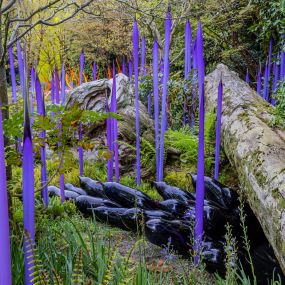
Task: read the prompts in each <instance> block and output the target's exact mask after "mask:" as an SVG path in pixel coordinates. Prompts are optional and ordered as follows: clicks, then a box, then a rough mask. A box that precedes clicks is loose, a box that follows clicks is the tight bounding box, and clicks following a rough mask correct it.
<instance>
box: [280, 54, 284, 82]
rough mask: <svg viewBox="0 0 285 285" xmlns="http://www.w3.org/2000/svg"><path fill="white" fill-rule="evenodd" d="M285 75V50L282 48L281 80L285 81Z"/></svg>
mask: <svg viewBox="0 0 285 285" xmlns="http://www.w3.org/2000/svg"><path fill="white" fill-rule="evenodd" d="M284 77H285V51H284V50H283V49H282V51H281V55H280V80H281V81H284Z"/></svg>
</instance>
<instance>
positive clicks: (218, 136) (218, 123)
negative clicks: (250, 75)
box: [214, 80, 223, 180]
mask: <svg viewBox="0 0 285 285" xmlns="http://www.w3.org/2000/svg"><path fill="white" fill-rule="evenodd" d="M222 102H223V82H222V80H221V81H220V84H219V87H218V105H217V121H216V153H215V175H214V178H215V179H216V180H218V179H219V164H220V149H221V118H222V104H223V103H222Z"/></svg>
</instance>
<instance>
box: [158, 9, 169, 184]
mask: <svg viewBox="0 0 285 285" xmlns="http://www.w3.org/2000/svg"><path fill="white" fill-rule="evenodd" d="M171 26H172V17H171V13H170V9H168V11H167V13H166V20H165V42H164V60H163V63H164V67H163V69H164V70H163V86H162V88H163V90H162V100H161V104H162V110H161V131H160V149H159V172H158V174H159V177H158V181H163V170H164V134H165V131H166V127H167V112H166V105H167V95H168V78H169V49H170V34H171Z"/></svg>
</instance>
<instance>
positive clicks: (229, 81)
mask: <svg viewBox="0 0 285 285" xmlns="http://www.w3.org/2000/svg"><path fill="white" fill-rule="evenodd" d="M221 78H222V80H223V84H224V95H223V111H222V140H221V143H222V146H223V148H224V151H225V153H226V155H227V157H228V158H229V160H230V162H231V165H232V166H233V167H234V168H235V169H236V170H237V173H238V178H239V183H240V191H241V193H243V194H244V196H245V197H246V199H247V201H248V203H249V204H250V206H251V208H252V210H253V212H254V213H255V215H256V216H257V218H258V220H259V222H260V224H261V226H262V228H263V230H264V233H265V235H266V237H267V239H268V241H269V242H270V243H271V245H272V247H273V249H274V251H275V255H276V257H277V258H278V260H279V262H280V265H281V267H282V270H283V272H284V273H285V132H284V131H282V130H281V129H279V128H277V127H271V121H272V119H273V118H274V108H273V107H272V106H271V105H270V104H268V103H267V102H266V101H265V100H263V99H262V98H261V97H260V96H259V95H257V93H256V92H255V91H254V90H253V89H251V88H250V86H249V85H248V84H247V83H246V82H244V81H243V80H241V79H240V78H239V77H238V75H237V74H236V73H235V72H232V71H230V70H229V69H228V67H227V66H225V65H223V64H220V65H218V67H217V69H216V70H215V71H213V72H212V73H210V74H209V75H208V76H207V77H206V82H205V96H206V98H205V99H206V109H208V110H210V109H211V108H213V106H216V102H217V90H218V84H219V81H220V79H221ZM249 226H250V225H249Z"/></svg>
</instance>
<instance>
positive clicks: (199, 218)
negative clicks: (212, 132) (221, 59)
mask: <svg viewBox="0 0 285 285" xmlns="http://www.w3.org/2000/svg"><path fill="white" fill-rule="evenodd" d="M196 53H197V54H196V60H197V66H198V90H199V136H198V139H199V142H198V164H197V183H196V207H195V212H196V223H195V250H196V251H197V252H198V253H199V252H200V250H201V241H202V236H203V210H204V192H205V187H204V175H205V163H204V146H205V145H204V123H205V122H204V121H205V107H204V77H205V63H204V56H203V32H202V26H201V22H200V21H199V22H198V30H197V46H196ZM198 263H199V254H197V255H196V256H195V264H198Z"/></svg>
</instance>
